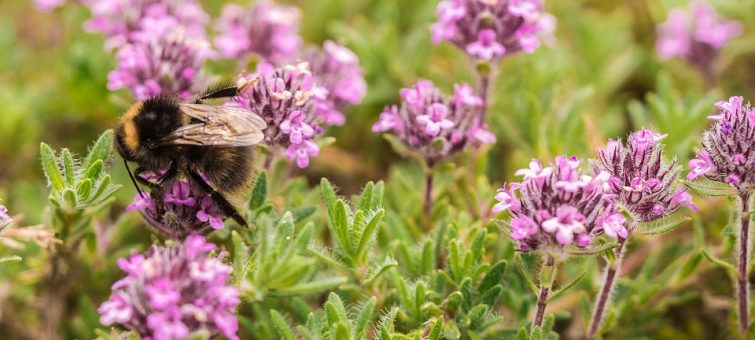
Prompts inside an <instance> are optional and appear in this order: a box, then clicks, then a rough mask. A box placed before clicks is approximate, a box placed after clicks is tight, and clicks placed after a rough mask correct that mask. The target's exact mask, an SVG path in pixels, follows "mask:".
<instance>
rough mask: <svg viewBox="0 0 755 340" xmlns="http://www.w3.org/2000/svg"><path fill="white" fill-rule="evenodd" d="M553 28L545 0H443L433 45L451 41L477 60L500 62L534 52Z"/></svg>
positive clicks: (553, 23) (432, 30) (434, 25)
mask: <svg viewBox="0 0 755 340" xmlns="http://www.w3.org/2000/svg"><path fill="white" fill-rule="evenodd" d="M554 28H555V19H554V18H553V16H551V15H550V14H548V13H547V12H545V10H544V8H543V1H542V0H510V1H490V0H444V1H441V2H440V3H439V4H438V21H437V22H436V23H434V24H433V25H432V27H431V28H430V30H431V32H432V41H433V43H434V44H438V43H440V42H442V41H448V42H450V43H452V44H454V45H456V46H457V47H459V48H460V49H462V50H464V51H466V52H467V54H469V55H470V56H472V57H473V58H476V59H478V60H497V59H499V58H501V57H503V56H506V55H509V54H512V53H516V52H519V51H524V52H525V53H532V52H534V51H535V50H536V49H537V48H538V47H539V46H540V44H541V42H542V41H543V40H545V41H550V40H551V39H552V38H551V37H550V34H551V32H552V31H553V29H554Z"/></svg>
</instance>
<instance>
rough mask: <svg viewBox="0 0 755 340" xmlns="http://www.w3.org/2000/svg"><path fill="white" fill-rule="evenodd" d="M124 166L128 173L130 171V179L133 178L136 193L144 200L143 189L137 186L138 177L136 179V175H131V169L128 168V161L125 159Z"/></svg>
mask: <svg viewBox="0 0 755 340" xmlns="http://www.w3.org/2000/svg"><path fill="white" fill-rule="evenodd" d="M123 165H125V166H126V171H128V177H131V183H134V188H136V191H137V192H138V193H139V196H141V198H142V199H144V198H145V197H144V193H143V192H142V189H141V188H140V187H139V185H138V184H136V177H134V174H133V173H131V168H129V167H128V161H127V160H126V159H123Z"/></svg>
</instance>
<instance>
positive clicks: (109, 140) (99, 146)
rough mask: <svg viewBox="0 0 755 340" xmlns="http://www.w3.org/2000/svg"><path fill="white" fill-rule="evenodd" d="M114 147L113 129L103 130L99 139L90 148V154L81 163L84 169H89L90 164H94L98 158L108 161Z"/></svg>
mask: <svg viewBox="0 0 755 340" xmlns="http://www.w3.org/2000/svg"><path fill="white" fill-rule="evenodd" d="M112 149H113V130H106V131H105V132H103V133H102V134H101V135H100V137H99V138H97V141H96V142H94V145H92V148H91V149H90V150H89V154H88V155H87V156H86V158H85V159H84V162H83V163H82V164H81V167H82V169H89V166H90V165H92V164H94V162H96V161H97V160H102V161H103V162H105V161H107V160H108V158H109V157H110V152H111V151H112Z"/></svg>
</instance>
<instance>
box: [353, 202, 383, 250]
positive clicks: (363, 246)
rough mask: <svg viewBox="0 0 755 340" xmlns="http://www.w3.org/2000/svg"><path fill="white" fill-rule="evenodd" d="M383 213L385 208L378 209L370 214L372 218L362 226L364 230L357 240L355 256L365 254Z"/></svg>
mask: <svg viewBox="0 0 755 340" xmlns="http://www.w3.org/2000/svg"><path fill="white" fill-rule="evenodd" d="M383 214H385V210H383V209H380V210H378V211H377V212H376V213H375V214H374V215H373V216H372V219H371V220H370V222H369V223H368V224H367V226H366V227H365V228H364V231H363V232H362V238H361V239H360V240H359V246H358V247H357V256H359V257H360V258H362V257H364V256H365V255H366V254H367V250H368V249H367V246H368V245H369V244H370V241H371V240H372V238H373V237H374V236H375V232H376V231H377V227H378V225H380V222H382V221H383Z"/></svg>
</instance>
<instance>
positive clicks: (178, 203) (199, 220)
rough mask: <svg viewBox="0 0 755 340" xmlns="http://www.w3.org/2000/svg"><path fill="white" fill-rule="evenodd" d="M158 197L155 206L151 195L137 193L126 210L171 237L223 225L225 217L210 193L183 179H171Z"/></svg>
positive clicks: (204, 231) (209, 229)
mask: <svg viewBox="0 0 755 340" xmlns="http://www.w3.org/2000/svg"><path fill="white" fill-rule="evenodd" d="M153 194H154V193H153ZM161 199H162V204H161V205H160V206H159V207H158V204H157V202H156V201H155V200H154V198H153V197H151V196H145V197H141V196H140V195H136V196H135V197H134V200H133V202H131V204H130V205H129V206H128V208H127V210H128V211H133V210H136V211H139V213H140V214H141V215H142V217H144V219H145V220H146V221H147V222H148V223H149V224H150V225H152V226H153V227H154V228H155V229H157V230H158V231H160V232H161V233H163V234H164V235H166V236H168V237H170V238H174V239H183V238H185V237H186V236H187V235H189V234H191V233H206V232H209V231H211V230H213V229H221V228H223V226H224V223H223V220H224V219H225V218H226V216H225V214H224V213H223V210H222V209H220V207H219V206H218V205H217V203H216V202H215V200H214V199H213V198H212V196H211V195H210V194H209V193H206V192H204V191H202V190H200V189H199V188H194V187H192V186H191V185H190V184H189V183H187V182H185V181H182V180H178V181H174V182H173V184H172V185H170V190H167V191H165V192H163V193H162V197H161Z"/></svg>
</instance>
